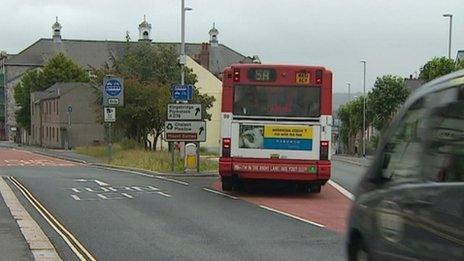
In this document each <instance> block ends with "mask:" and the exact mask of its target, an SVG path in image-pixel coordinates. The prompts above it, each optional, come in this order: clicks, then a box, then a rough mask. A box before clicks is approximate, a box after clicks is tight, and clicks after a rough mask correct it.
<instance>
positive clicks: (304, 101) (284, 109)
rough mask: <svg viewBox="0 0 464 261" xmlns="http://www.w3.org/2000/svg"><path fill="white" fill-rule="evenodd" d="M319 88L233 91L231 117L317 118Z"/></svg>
mask: <svg viewBox="0 0 464 261" xmlns="http://www.w3.org/2000/svg"><path fill="white" fill-rule="evenodd" d="M320 100H321V90H320V87H301V86H246V85H237V86H235V87H234V109H233V112H234V115H242V116H276V117H318V116H319V115H320V107H321V102H320Z"/></svg>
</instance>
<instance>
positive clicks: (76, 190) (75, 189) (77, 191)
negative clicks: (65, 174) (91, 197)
mask: <svg viewBox="0 0 464 261" xmlns="http://www.w3.org/2000/svg"><path fill="white" fill-rule="evenodd" d="M72 191H74V192H76V193H79V192H80V191H79V190H78V189H77V188H72Z"/></svg>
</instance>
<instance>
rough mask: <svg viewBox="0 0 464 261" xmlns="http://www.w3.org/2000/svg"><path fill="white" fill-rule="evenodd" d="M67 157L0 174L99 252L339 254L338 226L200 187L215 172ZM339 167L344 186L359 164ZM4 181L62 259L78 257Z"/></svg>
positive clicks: (137, 255)
mask: <svg viewBox="0 0 464 261" xmlns="http://www.w3.org/2000/svg"><path fill="white" fill-rule="evenodd" d="M28 164H29V163H28ZM31 164H32V163H31ZM74 165H75V166H60V164H57V165H56V166H51V165H47V164H46V165H45V166H40V167H39V166H30V165H27V164H26V165H25V166H8V167H3V168H0V175H3V176H13V177H15V178H16V179H17V180H18V181H19V182H20V183H21V184H23V185H24V186H25V187H26V188H27V189H28V190H29V191H30V192H31V193H32V194H33V195H34V196H35V197H36V198H37V199H38V200H39V201H40V202H41V203H42V204H43V205H44V206H45V207H46V209H48V211H49V212H50V213H52V214H53V215H54V216H55V217H56V219H58V220H59V221H60V222H61V223H62V224H63V226H64V227H66V228H67V230H69V231H70V232H71V233H72V234H73V235H74V236H75V237H76V238H77V239H78V240H79V241H80V243H82V245H83V246H84V247H85V248H86V249H87V250H88V251H89V252H90V253H91V254H92V255H93V256H95V257H97V258H98V259H99V260H167V259H169V260H344V259H345V258H344V235H343V234H341V233H336V232H333V231H331V230H328V229H325V228H319V227H316V226H313V225H310V224H308V223H305V222H302V221H300V220H297V219H294V218H291V217H287V216H285V215H281V214H278V213H275V212H272V211H268V210H266V209H263V208H260V207H259V206H257V205H254V204H251V203H249V202H247V201H243V200H239V199H233V198H230V197H226V196H223V195H218V194H214V193H211V192H209V191H206V190H204V188H205V187H210V185H211V184H212V183H213V182H215V180H216V179H215V178H201V179H198V178H183V179H181V180H183V181H185V182H186V183H183V184H181V183H176V182H172V181H167V180H162V179H158V178H153V177H147V176H141V175H136V174H134V173H127V172H122V171H115V170H108V169H100V168H94V167H89V166H86V165H79V164H74ZM348 165H349V164H348ZM345 168H347V166H344V165H342V164H339V163H334V179H335V181H337V182H339V183H346V188H347V189H348V190H350V189H351V188H352V187H354V184H355V183H356V181H357V178H358V176H356V177H348V176H349V175H353V176H355V175H358V174H357V173H358V172H359V170H356V168H351V169H350V168H349V166H348V171H347V172H346V173H338V172H344V171H345ZM10 186H11V187H13V188H14V191H15V193H16V194H17V195H18V198H20V200H21V202H22V203H23V205H24V206H25V207H26V208H27V209H28V211H29V212H30V213H31V214H32V216H33V217H34V218H35V219H36V220H37V221H38V223H39V224H40V225H41V227H42V228H43V229H44V231H45V233H46V234H47V235H48V236H49V237H50V239H51V241H52V243H53V244H54V245H55V246H56V248H57V251H58V253H59V254H60V255H61V256H62V257H63V259H66V260H77V258H76V256H75V255H74V254H73V252H72V251H71V250H70V248H69V247H68V246H67V244H66V243H65V242H64V241H63V240H62V239H61V237H60V236H59V235H58V234H57V233H56V232H55V231H54V230H53V229H52V228H51V226H49V225H48V224H47V223H46V222H45V220H44V219H43V218H42V217H41V216H40V215H39V214H38V212H37V211H35V210H34V209H33V208H32V207H31V205H30V204H29V203H27V202H26V200H25V198H24V197H22V196H21V194H20V193H19V191H18V190H17V189H16V188H15V187H14V186H13V185H12V183H11V182H10Z"/></svg>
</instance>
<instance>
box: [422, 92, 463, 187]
mask: <svg viewBox="0 0 464 261" xmlns="http://www.w3.org/2000/svg"><path fill="white" fill-rule="evenodd" d="M436 96H437V99H434V100H436V101H443V102H442V103H441V104H438V105H437V106H436V107H435V108H433V109H432V111H431V114H430V124H429V126H428V127H429V129H430V132H429V134H428V135H427V142H426V146H425V152H426V153H425V159H424V175H425V177H426V178H427V179H431V180H435V181H440V182H456V181H464V86H460V87H459V88H456V87H455V88H450V89H447V90H444V91H441V92H439V93H437V94H436ZM440 96H441V97H440Z"/></svg>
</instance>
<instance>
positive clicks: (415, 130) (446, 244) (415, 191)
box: [347, 70, 464, 260]
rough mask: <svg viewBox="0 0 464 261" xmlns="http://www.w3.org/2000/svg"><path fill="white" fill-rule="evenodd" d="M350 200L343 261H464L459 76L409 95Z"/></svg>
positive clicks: (463, 88)
mask: <svg viewBox="0 0 464 261" xmlns="http://www.w3.org/2000/svg"><path fill="white" fill-rule="evenodd" d="M355 196H356V198H355V201H354V204H353V208H352V212H351V217H350V221H349V231H348V243H347V248H348V254H349V260H464V70H462V71H459V72H456V73H453V74H450V75H447V76H444V77H441V78H439V79H436V80H434V81H432V82H430V83H427V84H425V85H424V86H422V87H421V88H419V89H418V90H417V91H416V92H414V93H413V94H412V95H411V96H410V98H409V99H408V100H407V101H406V103H405V105H404V106H403V108H402V109H401V110H400V111H399V113H398V114H397V115H396V118H395V120H394V121H393V123H392V125H391V126H390V128H389V129H388V130H387V131H386V132H385V135H384V136H383V138H382V140H381V141H380V143H379V147H378V149H377V154H376V159H375V160H374V162H373V164H372V166H371V167H370V169H369V170H368V172H367V173H366V175H365V176H364V177H363V179H362V180H361V182H360V185H359V187H358V190H357V191H356V193H355Z"/></svg>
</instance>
